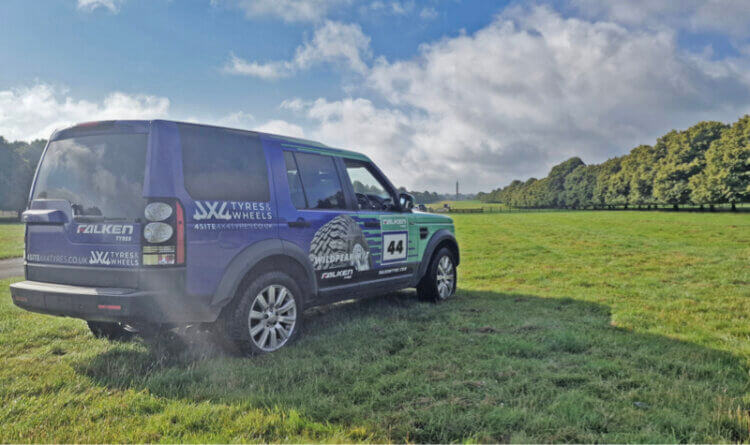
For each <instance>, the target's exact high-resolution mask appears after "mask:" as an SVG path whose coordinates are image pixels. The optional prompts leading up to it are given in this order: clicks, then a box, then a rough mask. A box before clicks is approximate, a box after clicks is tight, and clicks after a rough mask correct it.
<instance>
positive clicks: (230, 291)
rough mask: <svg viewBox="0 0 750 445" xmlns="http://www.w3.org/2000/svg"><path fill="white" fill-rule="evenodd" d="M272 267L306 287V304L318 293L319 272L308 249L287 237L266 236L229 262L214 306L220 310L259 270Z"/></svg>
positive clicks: (260, 272) (301, 286)
mask: <svg viewBox="0 0 750 445" xmlns="http://www.w3.org/2000/svg"><path fill="white" fill-rule="evenodd" d="M269 271H283V272H287V273H289V275H291V276H292V278H294V279H295V280H296V281H297V284H298V285H299V286H300V288H302V292H303V294H304V295H302V300H303V305H304V304H305V303H306V302H309V301H310V300H312V299H313V298H314V296H315V295H317V293H318V285H317V281H316V280H315V272H314V270H313V268H312V264H311V263H310V260H309V259H308V257H307V255H305V253H304V251H303V250H302V249H301V248H300V247H298V246H297V245H295V244H292V243H290V242H287V241H284V240H278V239H276V240H265V241H260V242H258V243H255V244H253V245H252V246H249V247H248V248H246V249H245V250H243V251H242V252H240V253H239V254H238V255H237V256H236V257H235V258H234V259H233V260H232V261H231V262H230V263H229V266H228V267H227V268H226V270H225V272H224V276H223V277H222V279H221V281H220V282H219V286H218V287H217V289H216V292H215V293H214V296H213V298H212V300H211V306H212V307H214V308H216V309H217V311H220V310H221V309H222V308H224V307H225V306H226V305H227V304H229V303H230V302H231V301H232V299H233V298H234V296H235V295H236V294H237V290H238V289H241V288H242V287H243V286H245V285H247V284H249V282H250V281H251V280H252V279H253V278H254V277H256V276H258V275H259V274H262V273H264V272H269Z"/></svg>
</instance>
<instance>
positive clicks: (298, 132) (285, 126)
mask: <svg viewBox="0 0 750 445" xmlns="http://www.w3.org/2000/svg"><path fill="white" fill-rule="evenodd" d="M253 130H255V131H260V132H262V133H271V134H280V135H284V136H291V137H296V138H304V137H305V131H304V130H303V129H302V127H300V126H299V125H296V124H293V123H291V122H287V121H284V120H272V121H268V122H266V123H265V124H263V125H260V126H257V127H255V128H253Z"/></svg>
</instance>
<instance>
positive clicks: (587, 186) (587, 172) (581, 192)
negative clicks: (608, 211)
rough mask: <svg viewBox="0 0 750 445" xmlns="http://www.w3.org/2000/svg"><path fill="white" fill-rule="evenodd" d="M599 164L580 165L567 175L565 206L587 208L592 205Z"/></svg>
mask: <svg viewBox="0 0 750 445" xmlns="http://www.w3.org/2000/svg"><path fill="white" fill-rule="evenodd" d="M598 171H599V166H598V165H596V164H594V165H579V166H578V167H576V169H575V170H573V171H572V172H571V173H570V174H569V175H568V176H566V177H565V207H570V208H574V209H585V208H586V207H589V206H591V205H592V200H593V197H594V187H595V186H596V177H597V175H598Z"/></svg>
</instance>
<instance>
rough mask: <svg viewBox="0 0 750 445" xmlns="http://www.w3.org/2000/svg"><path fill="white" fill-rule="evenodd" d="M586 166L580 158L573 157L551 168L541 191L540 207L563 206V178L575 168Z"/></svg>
mask: <svg viewBox="0 0 750 445" xmlns="http://www.w3.org/2000/svg"><path fill="white" fill-rule="evenodd" d="M582 165H586V164H584V163H583V161H582V160H581V158H579V157H573V158H570V159H567V160H565V161H563V162H561V163H559V164H557V165H556V166H554V167H552V169H551V170H550V172H549V174H548V175H547V177H546V178H544V179H546V180H547V182H546V184H544V185H545V186H546V190H542V195H543V196H542V207H563V206H564V205H565V178H566V177H567V176H568V175H569V174H570V173H572V172H573V170H575V169H576V168H578V167H580V166H582Z"/></svg>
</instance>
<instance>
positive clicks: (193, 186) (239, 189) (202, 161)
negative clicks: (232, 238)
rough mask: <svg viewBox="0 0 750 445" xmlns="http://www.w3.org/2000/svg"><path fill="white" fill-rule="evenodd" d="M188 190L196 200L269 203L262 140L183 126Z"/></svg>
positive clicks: (199, 127)
mask: <svg viewBox="0 0 750 445" xmlns="http://www.w3.org/2000/svg"><path fill="white" fill-rule="evenodd" d="M180 141H181V143H182V167H183V173H184V177H185V188H186V189H187V191H188V193H189V194H190V196H191V197H192V198H193V199H201V200H216V201H258V202H265V201H269V200H270V196H269V187H268V167H267V166H266V158H265V154H264V153H263V146H262V145H261V142H260V138H259V137H258V136H257V135H255V134H251V133H245V132H241V131H235V130H228V129H223V128H212V127H201V126H197V125H180Z"/></svg>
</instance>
